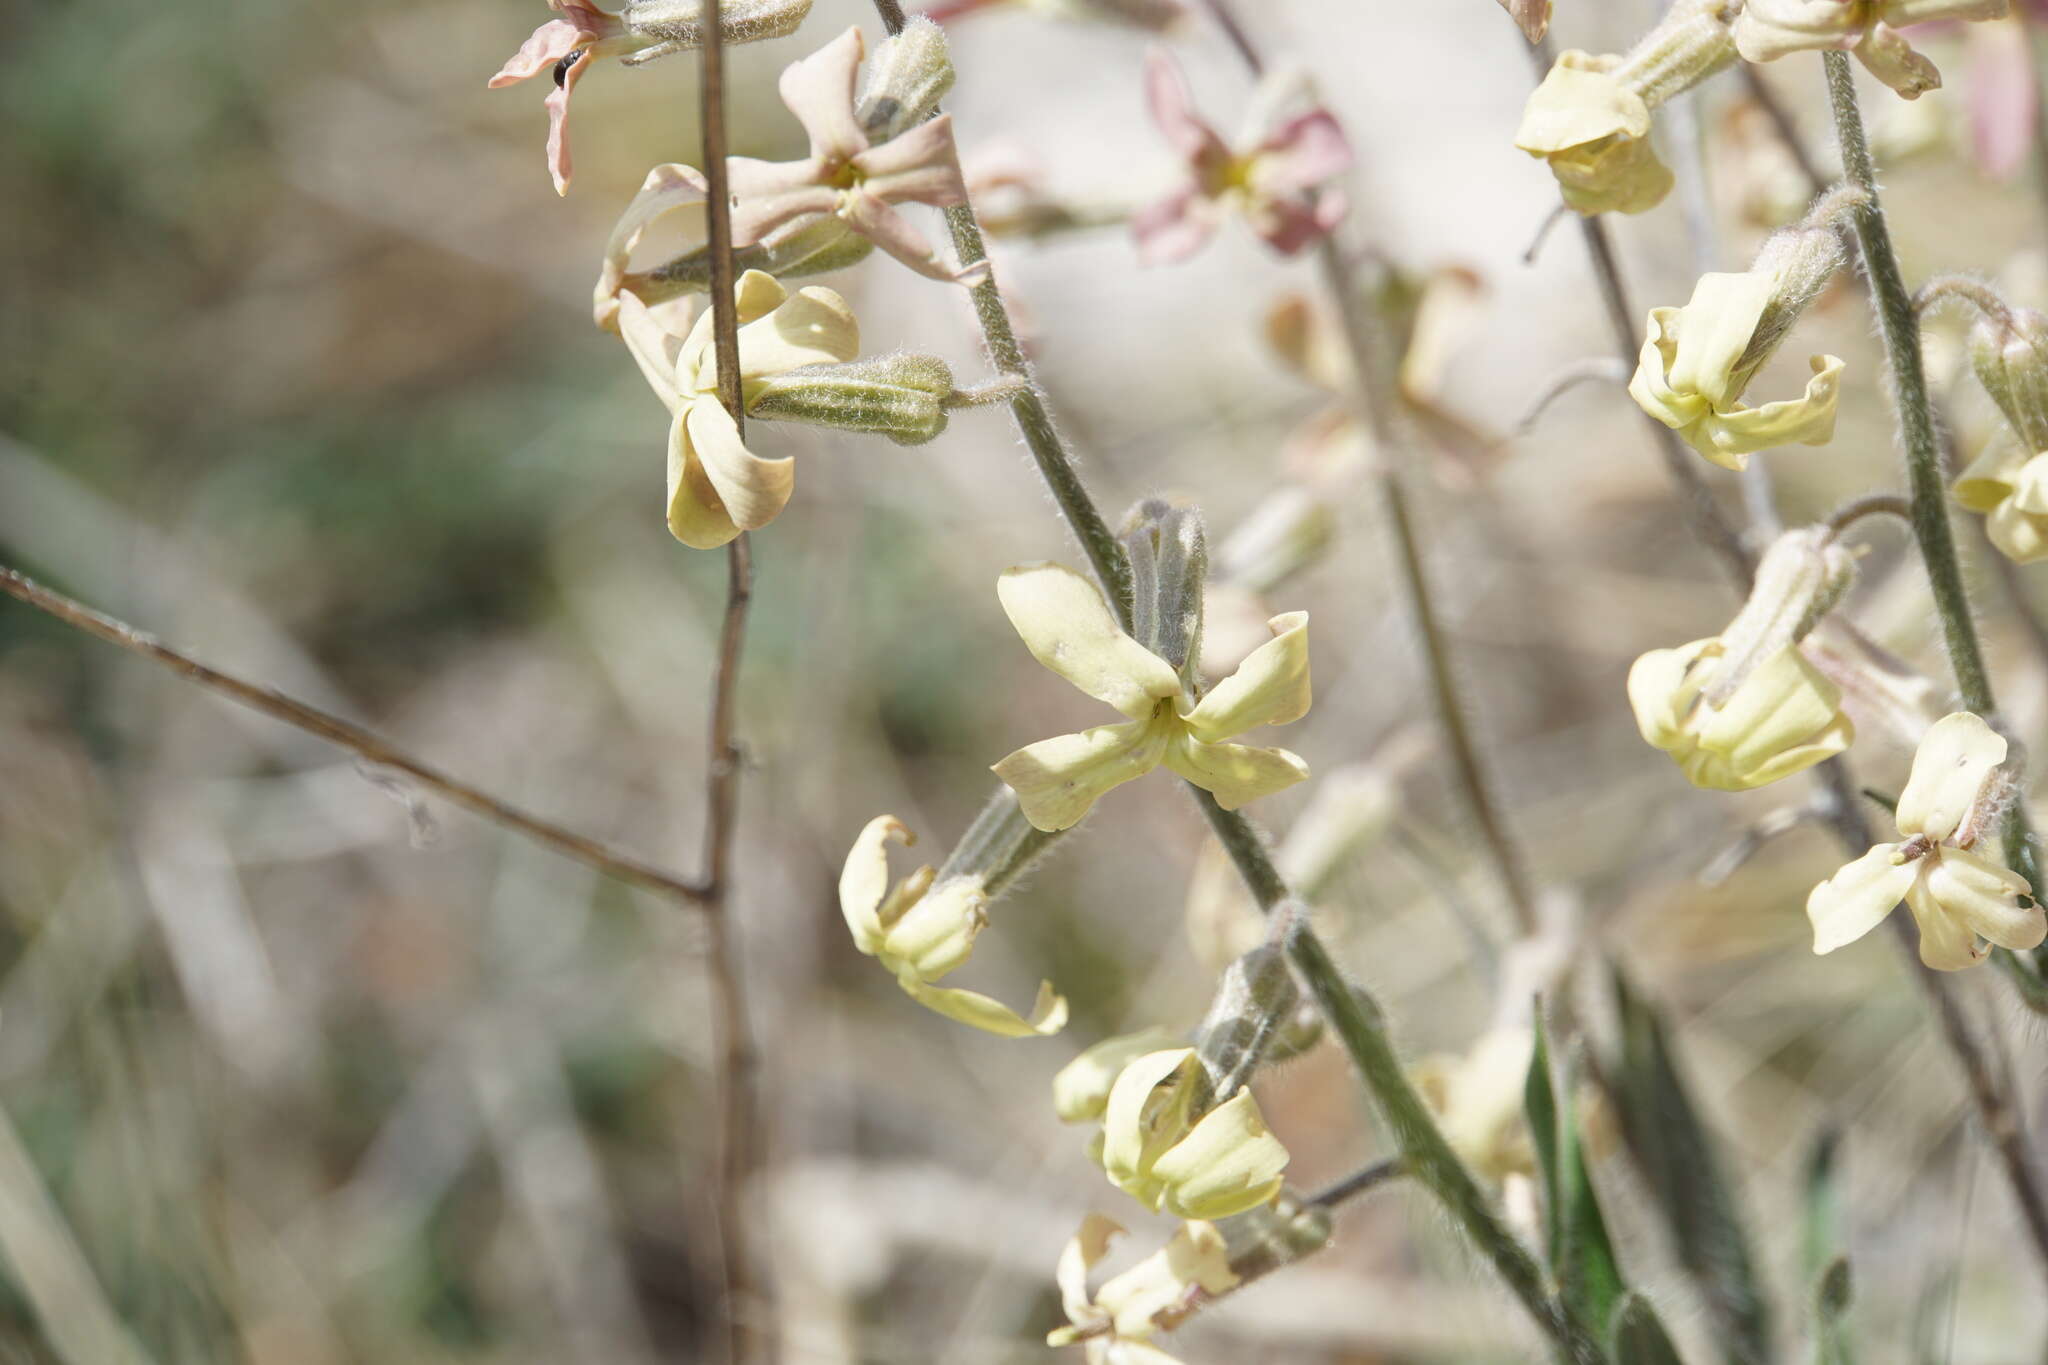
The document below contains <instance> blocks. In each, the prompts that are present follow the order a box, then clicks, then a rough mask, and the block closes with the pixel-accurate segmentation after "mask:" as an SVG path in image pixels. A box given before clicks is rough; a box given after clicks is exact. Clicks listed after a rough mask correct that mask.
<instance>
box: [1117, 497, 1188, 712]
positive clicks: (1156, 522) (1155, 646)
mask: <svg viewBox="0 0 2048 1365" xmlns="http://www.w3.org/2000/svg"><path fill="white" fill-rule="evenodd" d="M1121 538H1122V540H1123V546H1124V553H1125V554H1126V555H1127V556H1129V558H1130V564H1131V599H1132V615H1133V618H1134V621H1133V627H1132V630H1131V636H1132V638H1133V639H1135V640H1136V641H1137V642H1138V643H1139V644H1141V645H1143V646H1145V648H1147V649H1149V650H1151V651H1152V652H1153V653H1154V654H1157V655H1158V656H1159V657H1160V658H1162V659H1164V660H1166V662H1167V663H1168V664H1170V665H1172V667H1173V670H1174V672H1176V673H1178V674H1179V675H1180V677H1181V680H1182V682H1183V683H1186V684H1189V685H1192V683H1193V678H1194V670H1195V666H1196V664H1197V662H1198V661H1199V660H1200V658H1201V653H1202V593H1203V587H1204V584H1205V583H1206V581H1207V579H1208V576H1209V546H1208V540H1207V538H1206V536H1205V534H1204V532H1203V529H1202V514H1201V512H1200V511H1199V510H1197V509H1196V508H1194V507H1192V506H1188V505H1185V504H1177V503H1173V502H1169V501H1168V500H1166V499H1164V498H1146V499H1145V500H1144V501H1142V502H1140V503H1138V505H1137V506H1135V507H1133V508H1132V509H1131V510H1130V512H1129V513H1128V514H1127V515H1126V516H1125V518H1124V529H1123V534H1122V537H1121Z"/></svg>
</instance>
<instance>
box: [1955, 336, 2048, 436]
mask: <svg viewBox="0 0 2048 1365" xmlns="http://www.w3.org/2000/svg"><path fill="white" fill-rule="evenodd" d="M1970 365H1971V368H1973V369H1975V370H1976V372H1977V382H1978V383H1980V384H1982V385H1983V386H1984V391H1985V392H1986V393H1988V394H1990V395H1991V401H1992V402H1994V403H1996V404H1998V410H1999V412H2000V413H2002V414H2004V416H2005V420H2006V421H2008V422H2010V423H2011V424H2012V429H2013V434H2014V435H2016V436H2018V437H2019V440H2020V445H2021V447H2022V448H2023V449H2024V450H2025V451H2026V453H2027V454H2028V455H2030V456H2031V455H2038V454H2040V453H2042V452H2043V451H2048V316H2043V315H2042V314H2040V313H2038V312H2035V311H2034V310H2033V309H2031V308H2012V309H2009V310H2007V311H2006V313H2005V315H2004V316H2003V317H1998V316H1993V315H1992V314H1989V313H1986V314H1984V315H1983V316H1982V317H1980V318H1979V319H1978V320H1977V322H1976V323H1975V324H1974V325H1973V326H1972V327H1971V328H1970Z"/></svg>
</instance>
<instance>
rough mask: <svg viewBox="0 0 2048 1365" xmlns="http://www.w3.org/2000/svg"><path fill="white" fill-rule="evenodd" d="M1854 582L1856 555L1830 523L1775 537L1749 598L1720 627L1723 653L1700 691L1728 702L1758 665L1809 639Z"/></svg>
mask: <svg viewBox="0 0 2048 1365" xmlns="http://www.w3.org/2000/svg"><path fill="white" fill-rule="evenodd" d="M1855 581H1856V556H1855V554H1854V552H1852V551H1851V550H1850V549H1848V547H1846V546H1844V545H1843V544H1841V542H1839V541H1837V540H1836V539H1835V534H1834V531H1833V530H1832V529H1831V528H1830V527H1827V526H1801V527H1798V528H1796V529H1794V530H1790V531H1787V532H1785V533H1784V534H1783V535H1781V536H1779V537H1778V538H1777V539H1776V540H1775V541H1772V542H1771V547H1770V548H1769V549H1768V550H1766V551H1764V555H1763V558H1762V559H1760V560H1758V561H1757V566H1756V582H1755V584H1754V585H1753V586H1752V587H1751V588H1750V590H1749V600H1748V601H1746V602H1744V603H1743V604H1742V610H1741V611H1739V612H1737V613H1736V614H1735V619H1734V620H1733V621H1730V622H1729V623H1728V628H1727V629H1726V630H1724V631H1722V632H1721V655H1720V657H1719V659H1717V660H1715V661H1714V662H1713V663H1712V665H1711V667H1712V672H1711V673H1710V674H1709V675H1708V676H1707V678H1706V681H1705V685H1704V687H1703V688H1702V689H1701V695H1702V696H1703V697H1705V698H1706V700H1707V701H1708V702H1709V703H1710V704H1712V705H1714V706H1722V705H1725V704H1726V703H1727V701H1728V698H1729V697H1731V696H1733V695H1734V693H1735V690H1736V689H1737V688H1738V687H1740V686H1741V685H1742V683H1743V681H1744V680H1745V679H1746V678H1747V677H1748V676H1749V674H1750V672H1751V670H1753V669H1754V668H1756V667H1757V665H1759V664H1761V663H1763V662H1764V661H1765V660H1767V659H1769V658H1771V657H1772V656H1773V655H1775V654H1777V653H1778V652H1779V651H1780V650H1782V649H1784V648H1785V647H1786V646H1787V645H1793V644H1797V643H1798V642H1799V641H1801V640H1803V639H1805V638H1806V635H1807V633H1808V632H1809V631H1811V630H1812V629H1813V628H1814V627H1815V626H1816V625H1818V624H1819V623H1820V619H1821V618H1822V617H1823V616H1825V615H1826V614H1827V613H1828V612H1829V611H1830V610H1832V609H1833V607H1834V605H1835V604H1836V603H1837V602H1839V601H1841V600H1842V595H1843V594H1844V593H1846V592H1848V591H1849V586H1850V585H1851V584H1852V583H1854V582H1855Z"/></svg>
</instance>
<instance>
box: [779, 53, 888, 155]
mask: <svg viewBox="0 0 2048 1365" xmlns="http://www.w3.org/2000/svg"><path fill="white" fill-rule="evenodd" d="M866 50H867V49H866V45H865V43H864V42H863V41H862V39H861V34H860V28H859V27H858V26H855V27H852V28H849V29H847V30H846V31H845V32H844V33H842V34H840V35H839V36H838V37H837V38H834V39H833V40H832V41H831V42H829V43H827V44H825V46H823V47H821V48H819V49H818V50H817V51H816V52H813V53H812V54H811V55H810V56H808V57H805V58H803V59H802V60H800V61H795V62H791V63H790V64H789V65H788V66H786V67H784V68H783V70H782V79H781V80H780V81H779V82H778V83H777V89H778V90H779V91H780V93H781V95H782V102H783V103H784V104H786V105H788V106H789V112H791V113H792V114H795V115H796V116H797V121H798V122H800V123H802V124H803V126H804V131H805V132H806V133H808V134H810V138H811V155H812V156H813V157H817V158H821V159H824V160H846V159H848V158H851V157H854V156H858V155H859V154H860V153H861V152H862V151H865V150H866V149H867V145H868V138H867V134H866V133H864V132H862V131H861V127H860V123H859V122H858V121H857V120H856V119H855V118H854V116H853V81H854V76H855V75H856V74H857V73H858V72H859V70H860V59H861V56H862V55H863V54H864V53H865V52H866Z"/></svg>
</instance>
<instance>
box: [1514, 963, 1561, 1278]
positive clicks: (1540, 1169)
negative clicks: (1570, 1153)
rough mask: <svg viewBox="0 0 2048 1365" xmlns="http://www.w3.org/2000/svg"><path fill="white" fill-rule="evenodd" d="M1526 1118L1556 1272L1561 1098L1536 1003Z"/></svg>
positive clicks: (1546, 1248)
mask: <svg viewBox="0 0 2048 1365" xmlns="http://www.w3.org/2000/svg"><path fill="white" fill-rule="evenodd" d="M1522 1115H1523V1117H1524V1118H1525V1119H1527V1120H1528V1124H1529V1138H1530V1141H1531V1143H1532V1145H1534V1147H1535V1148H1536V1174H1537V1177H1538V1178H1539V1179H1540V1180H1541V1181H1542V1182H1543V1225H1544V1239H1543V1240H1544V1252H1545V1256H1546V1259H1548V1261H1549V1262H1550V1265H1551V1268H1552V1269H1553V1270H1555V1269H1556V1267H1557V1262H1558V1254H1559V1252H1560V1250H1561V1249H1562V1247H1561V1244H1562V1242H1563V1240H1564V1236H1563V1231H1562V1223H1561V1222H1560V1220H1559V1217H1558V1210H1559V1208H1560V1207H1561V1206H1562V1204H1563V1200H1562V1199H1561V1197H1560V1194H1559V1187H1560V1186H1561V1185H1562V1184H1563V1182H1562V1181H1560V1180H1559V1179H1558V1174H1557V1096H1556V1095H1555V1094H1554V1093H1553V1092H1552V1091H1551V1088H1550V1038H1549V1030H1547V1029H1545V1028H1544V1026H1543V1002H1542V1001H1541V1000H1538V1001H1537V1002H1536V1048H1535V1051H1534V1052H1533V1053H1532V1054H1531V1055H1530V1057H1529V1079H1528V1080H1527V1081H1526V1082H1525V1083H1524V1084H1523V1086H1522Z"/></svg>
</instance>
